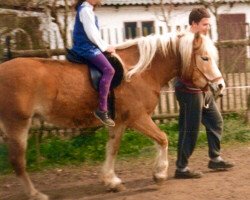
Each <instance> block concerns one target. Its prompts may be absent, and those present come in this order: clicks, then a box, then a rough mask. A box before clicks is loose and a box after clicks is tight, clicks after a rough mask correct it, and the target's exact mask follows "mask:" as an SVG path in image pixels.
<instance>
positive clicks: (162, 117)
mask: <svg viewBox="0 0 250 200" xmlns="http://www.w3.org/2000/svg"><path fill="white" fill-rule="evenodd" d="M116 31H117V30H116ZM54 34H55V33H54ZM102 34H103V37H107V36H105V34H104V33H103V32H102ZM117 35H118V32H117ZM48 37H49V38H48V41H51V38H52V36H51V35H48ZM55 38H57V37H56V35H55ZM116 38H118V37H116ZM108 40H110V37H108ZM116 42H119V41H118V39H117V41H116ZM7 44H8V45H10V44H11V42H10V41H8V40H7ZM249 45H250V40H249V38H246V39H241V40H236V41H232V40H230V41H220V42H219V43H217V46H218V47H220V48H231V47H235V46H244V47H246V48H249ZM49 47H50V48H52V49H38V50H25V51H22V50H13V49H11V48H7V49H6V52H7V55H9V56H12V57H34V56H38V57H53V58H55V59H63V56H62V55H64V54H65V50H64V49H59V47H60V44H59V41H58V40H56V39H55V40H54V44H53V45H52V44H49ZM246 59H247V58H246ZM247 60H248V59H247ZM246 63H247V66H246V67H245V69H244V71H243V72H242V71H241V72H235V73H225V74H223V77H224V79H225V81H226V85H227V88H226V90H225V94H224V97H223V98H221V99H219V100H217V104H218V107H219V108H220V110H221V111H222V112H236V111H246V110H247V95H248V94H249V92H250V62H249V61H248V62H246ZM178 111H179V107H178V103H177V101H176V97H175V95H174V91H173V87H172V85H171V83H170V84H169V85H168V86H166V87H165V88H163V90H162V91H161V94H160V98H159V104H158V106H157V107H156V109H155V112H154V116H153V118H154V119H155V120H156V121H157V122H164V121H166V119H168V118H173V117H177V116H178Z"/></svg>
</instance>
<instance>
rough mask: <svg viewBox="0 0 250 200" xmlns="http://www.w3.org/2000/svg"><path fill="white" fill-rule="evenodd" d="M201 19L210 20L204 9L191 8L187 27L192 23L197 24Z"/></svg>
mask: <svg viewBox="0 0 250 200" xmlns="http://www.w3.org/2000/svg"><path fill="white" fill-rule="evenodd" d="M202 18H210V14H209V12H208V11H207V9H206V8H204V7H201V8H193V9H192V11H191V13H190V14H189V25H192V22H195V23H199V22H200V21H201V20H202Z"/></svg>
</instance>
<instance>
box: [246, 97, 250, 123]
mask: <svg viewBox="0 0 250 200" xmlns="http://www.w3.org/2000/svg"><path fill="white" fill-rule="evenodd" d="M246 123H247V124H250V94H248V96H247V111H246Z"/></svg>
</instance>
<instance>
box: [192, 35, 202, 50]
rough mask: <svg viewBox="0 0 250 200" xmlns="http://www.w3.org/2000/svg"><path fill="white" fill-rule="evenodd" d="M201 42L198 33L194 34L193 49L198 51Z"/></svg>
mask: <svg viewBox="0 0 250 200" xmlns="http://www.w3.org/2000/svg"><path fill="white" fill-rule="evenodd" d="M201 41H202V39H201V35H200V33H195V34H194V42H193V47H194V49H199V48H200V45H201Z"/></svg>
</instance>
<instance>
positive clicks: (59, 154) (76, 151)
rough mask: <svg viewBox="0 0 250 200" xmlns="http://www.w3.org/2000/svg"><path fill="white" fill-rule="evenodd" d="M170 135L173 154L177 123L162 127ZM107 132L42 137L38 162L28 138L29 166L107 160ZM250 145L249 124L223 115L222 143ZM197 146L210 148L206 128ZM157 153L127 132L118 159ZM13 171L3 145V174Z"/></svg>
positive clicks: (0, 149)
mask: <svg viewBox="0 0 250 200" xmlns="http://www.w3.org/2000/svg"><path fill="white" fill-rule="evenodd" d="M159 127H160V128H161V130H163V131H164V132H166V133H167V135H168V139H169V149H170V153H175V152H176V146H177V139H178V123H177V121H176V120H171V121H170V122H169V123H167V124H161V125H159ZM106 141H107V130H106V129H105V128H102V129H99V130H97V131H96V133H95V134H88V135H79V136H76V137H73V138H71V139H69V140H65V139H60V138H58V137H54V136H53V137H47V138H43V139H42V142H41V144H40V158H39V163H38V162H37V160H38V159H37V151H36V142H35V137H33V136H32V137H31V138H30V139H29V144H28V151H27V164H28V168H29V170H39V169H44V168H49V167H55V166H61V165H72V164H73V165H77V164H81V163H82V162H99V161H102V160H104V155H105V146H106ZM247 142H250V125H246V124H244V119H243V117H242V116H241V115H240V114H230V115H227V116H224V133H223V139H222V143H223V144H231V143H234V144H235V143H236V144H239V143H247ZM197 146H198V147H201V148H203V147H205V146H207V139H206V133H205V130H204V127H201V131H200V134H199V139H198V142H197ZM154 154H155V149H154V143H153V141H152V140H150V139H148V138H147V137H145V136H144V135H141V134H139V133H137V132H135V131H132V130H127V131H126V133H125V134H124V136H123V139H122V143H121V148H120V151H119V155H118V159H122V158H124V157H126V158H127V157H143V156H152V155H154ZM10 171H11V167H10V164H9V162H8V159H7V148H6V145H3V144H1V145H0V174H1V173H8V172H10Z"/></svg>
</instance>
